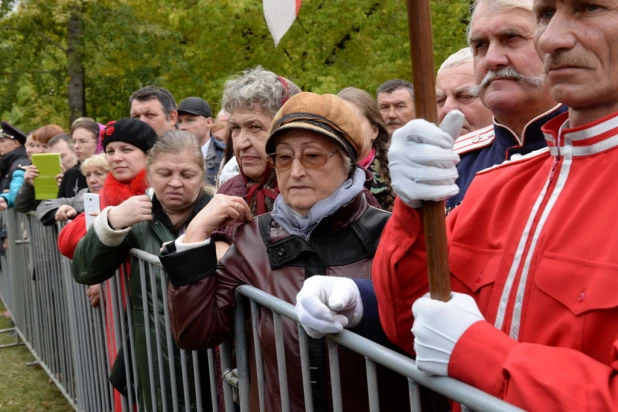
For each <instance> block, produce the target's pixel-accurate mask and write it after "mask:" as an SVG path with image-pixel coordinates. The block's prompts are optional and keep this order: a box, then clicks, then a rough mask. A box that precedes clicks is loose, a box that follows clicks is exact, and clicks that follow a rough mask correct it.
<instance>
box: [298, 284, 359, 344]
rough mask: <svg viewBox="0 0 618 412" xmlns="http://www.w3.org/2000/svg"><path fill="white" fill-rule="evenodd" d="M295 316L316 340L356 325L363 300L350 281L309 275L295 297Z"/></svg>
mask: <svg viewBox="0 0 618 412" xmlns="http://www.w3.org/2000/svg"><path fill="white" fill-rule="evenodd" d="M296 315H297V316H298V320H299V321H300V323H301V324H302V325H303V327H304V328H305V331H306V332H307V334H308V335H309V336H311V337H312V338H315V339H318V338H321V337H322V336H324V335H325V334H327V333H338V332H341V331H342V330H343V329H344V328H352V327H354V326H356V325H358V323H359V322H360V321H361V319H362V318H363V302H362V300H361V296H360V292H359V291H358V287H357V286H356V284H355V283H354V281H353V280H351V279H348V278H338V277H333V276H313V277H311V278H309V279H307V280H306V281H305V283H304V285H303V288H302V289H301V291H300V292H299V293H298V295H297V296H296Z"/></svg>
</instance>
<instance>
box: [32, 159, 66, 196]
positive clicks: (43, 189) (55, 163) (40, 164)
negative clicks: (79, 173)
mask: <svg viewBox="0 0 618 412" xmlns="http://www.w3.org/2000/svg"><path fill="white" fill-rule="evenodd" d="M32 164H33V165H35V166H36V168H37V169H39V176H38V177H35V178H34V198H35V199H36V200H45V199H56V198H57V197H58V184H57V183H56V176H57V175H58V174H60V173H62V167H61V163H60V153H35V154H33V155H32Z"/></svg>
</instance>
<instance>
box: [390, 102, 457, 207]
mask: <svg viewBox="0 0 618 412" xmlns="http://www.w3.org/2000/svg"><path fill="white" fill-rule="evenodd" d="M464 118H465V117H464V115H463V114H462V113H461V112H460V111H458V110H453V111H450V112H449V113H448V114H447V115H446V116H445V117H444V120H442V123H441V124H440V127H438V126H436V125H435V124H433V123H429V122H427V121H426V120H423V119H415V120H412V121H410V122H408V123H407V124H406V125H405V126H403V127H400V128H399V129H397V130H396V131H395V133H393V137H392V141H391V147H390V149H389V151H388V160H389V162H388V167H389V170H390V175H391V185H392V187H393V190H394V191H395V193H396V194H397V196H399V197H400V198H401V200H403V201H404V202H405V203H406V204H407V205H408V206H410V207H414V208H416V207H420V206H421V202H422V201H423V200H431V201H439V200H445V199H448V198H449V197H452V196H454V195H456V194H457V193H459V188H458V187H457V185H456V184H455V180H457V177H458V176H459V175H458V174H457V168H456V167H455V166H456V165H457V164H458V163H459V155H457V154H456V153H455V152H454V151H453V145H454V144H455V140H456V139H457V137H458V136H459V132H460V130H461V126H462V125H463V122H464Z"/></svg>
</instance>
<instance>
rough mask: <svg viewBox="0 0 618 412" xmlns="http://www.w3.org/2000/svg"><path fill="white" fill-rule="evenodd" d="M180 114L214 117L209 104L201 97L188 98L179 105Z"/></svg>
mask: <svg viewBox="0 0 618 412" xmlns="http://www.w3.org/2000/svg"><path fill="white" fill-rule="evenodd" d="M178 113H189V114H194V115H197V116H204V117H212V109H211V108H210V105H209V104H208V102H207V101H206V100H204V99H202V98H200V97H187V98H186V99H184V100H183V101H182V102H180V104H179V105H178Z"/></svg>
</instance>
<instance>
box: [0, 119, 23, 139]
mask: <svg viewBox="0 0 618 412" xmlns="http://www.w3.org/2000/svg"><path fill="white" fill-rule="evenodd" d="M0 139H14V140H17V141H18V142H19V143H20V144H22V145H23V144H25V143H26V134H25V133H24V132H22V131H21V130H19V129H18V128H17V127H15V126H13V125H11V124H9V123H7V122H5V121H4V120H3V121H2V123H0Z"/></svg>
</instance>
